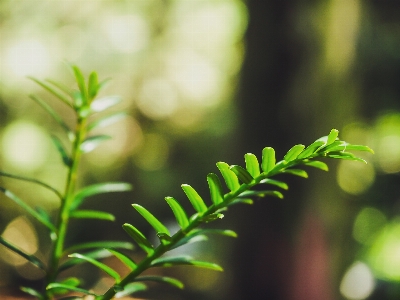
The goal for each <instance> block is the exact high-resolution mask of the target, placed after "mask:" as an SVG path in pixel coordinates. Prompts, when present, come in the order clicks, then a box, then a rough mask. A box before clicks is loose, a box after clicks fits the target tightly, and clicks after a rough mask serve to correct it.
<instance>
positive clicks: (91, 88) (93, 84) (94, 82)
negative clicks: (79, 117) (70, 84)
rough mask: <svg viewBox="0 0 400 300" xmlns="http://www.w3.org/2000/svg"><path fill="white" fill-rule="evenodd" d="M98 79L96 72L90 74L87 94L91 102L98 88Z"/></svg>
mask: <svg viewBox="0 0 400 300" xmlns="http://www.w3.org/2000/svg"><path fill="white" fill-rule="evenodd" d="M98 83H99V82H98V77H97V73H96V72H92V73H90V75H89V83H88V94H89V99H90V100H92V99H93V98H94V97H96V95H97V86H98Z"/></svg>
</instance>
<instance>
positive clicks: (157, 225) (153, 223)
mask: <svg viewBox="0 0 400 300" xmlns="http://www.w3.org/2000/svg"><path fill="white" fill-rule="evenodd" d="M132 206H133V208H134V209H136V210H137V211H138V213H140V214H141V215H142V217H143V218H145V219H146V221H147V222H149V224H150V225H151V226H152V227H153V228H154V229H155V230H156V232H161V233H165V234H167V235H169V236H170V235H171V234H170V233H169V230H168V229H167V227H165V226H164V225H163V224H162V223H161V222H160V221H159V220H158V219H157V218H156V217H155V216H154V215H153V214H152V213H151V212H149V211H148V210H147V209H145V208H144V207H143V206H140V205H139V204H132Z"/></svg>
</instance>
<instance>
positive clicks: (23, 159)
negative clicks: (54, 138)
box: [1, 121, 50, 173]
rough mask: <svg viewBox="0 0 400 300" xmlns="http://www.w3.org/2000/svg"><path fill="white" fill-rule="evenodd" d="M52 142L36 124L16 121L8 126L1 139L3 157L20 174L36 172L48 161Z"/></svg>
mask: <svg viewBox="0 0 400 300" xmlns="http://www.w3.org/2000/svg"><path fill="white" fill-rule="evenodd" d="M49 148H50V141H49V137H48V136H47V134H46V133H45V132H43V129H42V128H40V127H39V126H37V125H36V124H34V123H30V122H27V121H16V122H14V123H11V124H10V125H8V126H7V127H6V128H5V130H4V133H3V136H2V139H1V150H2V151H1V155H2V156H3V159H4V160H5V163H6V165H7V166H8V167H9V168H11V169H13V170H16V171H18V172H25V173H26V172H34V171H36V170H38V169H40V168H41V167H42V166H43V165H44V164H45V163H46V162H47V160H48V157H49Z"/></svg>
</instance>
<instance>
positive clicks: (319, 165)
mask: <svg viewBox="0 0 400 300" xmlns="http://www.w3.org/2000/svg"><path fill="white" fill-rule="evenodd" d="M304 164H305V165H306V166H310V167H314V168H317V169H320V170H323V171H329V168H328V165H327V164H326V163H324V162H322V161H318V160H312V161H306V162H304Z"/></svg>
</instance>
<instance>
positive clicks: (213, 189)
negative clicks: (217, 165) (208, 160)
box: [207, 173, 224, 205]
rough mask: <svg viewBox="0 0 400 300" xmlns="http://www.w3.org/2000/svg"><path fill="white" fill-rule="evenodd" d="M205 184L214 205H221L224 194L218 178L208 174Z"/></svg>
mask: <svg viewBox="0 0 400 300" xmlns="http://www.w3.org/2000/svg"><path fill="white" fill-rule="evenodd" d="M207 182H208V187H209V189H210V196H211V201H212V202H213V203H214V204H215V205H218V204H220V203H222V202H223V201H224V194H223V191H222V185H221V181H220V180H219V177H218V176H217V175H216V174H214V173H210V174H208V175H207Z"/></svg>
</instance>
